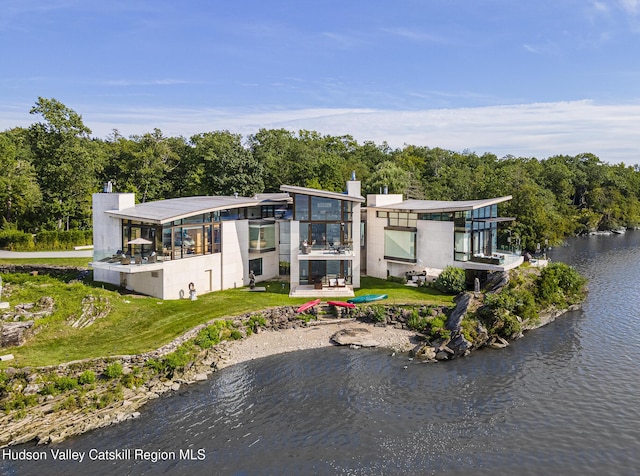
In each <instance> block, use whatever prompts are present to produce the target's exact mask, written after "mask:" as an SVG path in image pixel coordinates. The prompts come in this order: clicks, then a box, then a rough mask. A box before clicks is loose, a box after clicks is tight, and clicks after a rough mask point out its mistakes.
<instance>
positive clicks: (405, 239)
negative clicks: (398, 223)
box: [384, 228, 416, 263]
mask: <svg viewBox="0 0 640 476" xmlns="http://www.w3.org/2000/svg"><path fill="white" fill-rule="evenodd" d="M384 259H390V260H396V261H406V262H408V263H415V262H416V231H415V230H393V229H389V228H387V229H385V230H384Z"/></svg>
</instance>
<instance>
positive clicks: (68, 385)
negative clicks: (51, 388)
mask: <svg viewBox="0 0 640 476" xmlns="http://www.w3.org/2000/svg"><path fill="white" fill-rule="evenodd" d="M54 385H55V388H56V390H58V391H60V392H66V391H68V390H73V389H74V388H76V387H77V386H78V380H77V379H75V378H73V377H58V378H57V379H56V380H55V382H54Z"/></svg>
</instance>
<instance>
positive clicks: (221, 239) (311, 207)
mask: <svg viewBox="0 0 640 476" xmlns="http://www.w3.org/2000/svg"><path fill="white" fill-rule="evenodd" d="M280 189H281V192H282V193H271V194H258V195H256V196H254V197H237V196H232V197H229V196H224V197H211V196H201V197H185V198H174V199H169V200H159V201H155V202H147V203H141V204H136V203H135V196H134V194H131V193H111V191H110V187H109V188H106V189H105V190H107V191H106V192H105V193H96V194H94V195H93V234H94V236H93V239H94V257H93V261H92V263H91V265H92V267H93V269H94V279H95V280H96V281H99V282H105V283H111V284H114V285H116V286H122V287H125V288H127V289H129V290H132V291H135V292H139V293H142V294H147V295H150V296H155V297H157V298H160V299H181V298H187V297H190V296H191V295H193V294H195V293H197V294H204V293H208V292H212V291H218V290H223V289H229V288H234V287H243V286H247V285H249V279H250V274H251V273H252V274H253V275H254V276H255V281H256V282H257V283H259V282H261V281H266V280H272V279H275V278H278V277H281V278H285V279H288V280H289V282H290V294H291V295H292V296H331V297H333V296H344V297H348V296H353V295H354V292H353V290H354V288H358V287H360V277H361V275H365V274H366V275H369V276H373V277H379V278H386V277H387V276H389V275H391V276H404V275H425V276H428V275H434V274H437V273H438V272H439V271H440V270H441V269H444V267H446V266H447V265H452V266H458V267H461V268H463V269H466V270H478V271H498V270H504V269H510V268H512V267H515V266H518V265H519V264H521V263H522V257H520V256H517V255H510V254H508V253H504V252H498V249H497V246H496V240H497V227H498V224H499V223H500V222H502V221H505V220H510V219H508V218H500V217H498V215H497V205H498V204H499V203H502V202H504V201H507V200H509V199H510V198H511V197H500V198H493V199H486V200H472V201H462V202H455V201H450V202H442V201H431V200H403V198H402V196H401V195H389V194H380V195H369V196H368V197H367V198H366V200H365V198H364V197H362V196H361V187H360V182H359V181H357V180H355V178H353V179H352V180H350V181H348V182H347V184H346V191H345V192H344V193H338V192H329V191H324V190H316V189H311V188H305V187H296V186H290V185H282V186H281V187H280ZM365 201H366V206H364V205H365Z"/></svg>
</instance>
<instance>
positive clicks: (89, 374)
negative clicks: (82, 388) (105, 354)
mask: <svg viewBox="0 0 640 476" xmlns="http://www.w3.org/2000/svg"><path fill="white" fill-rule="evenodd" d="M95 381H96V374H95V372H93V370H85V371H84V372H82V373H81V374H80V376H79V377H78V383H79V384H80V385H87V384H91V383H93V382H95Z"/></svg>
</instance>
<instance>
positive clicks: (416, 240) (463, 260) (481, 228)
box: [365, 194, 524, 278]
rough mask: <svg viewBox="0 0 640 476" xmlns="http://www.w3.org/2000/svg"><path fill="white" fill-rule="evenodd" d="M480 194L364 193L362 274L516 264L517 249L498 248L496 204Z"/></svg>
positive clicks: (503, 267)
mask: <svg viewBox="0 0 640 476" xmlns="http://www.w3.org/2000/svg"><path fill="white" fill-rule="evenodd" d="M510 199H511V196H506V197H499V198H489V199H484V200H466V201H440V200H403V199H402V195H393V194H389V195H388V194H380V195H368V196H367V207H366V219H365V222H366V234H365V236H366V258H365V261H366V266H365V269H366V274H367V275H369V276H373V277H378V278H386V277H387V276H403V275H406V274H421V275H425V276H427V277H434V276H437V275H438V274H439V273H440V272H441V271H442V270H443V269H444V268H445V267H446V266H455V267H458V268H462V269H465V270H468V271H481V272H482V271H505V270H508V269H512V268H515V267H517V266H520V265H521V264H522V262H523V260H524V259H523V257H522V256H521V255H520V253H519V252H518V253H513V252H509V251H504V250H500V249H499V248H498V240H497V239H498V225H499V224H500V223H503V222H507V221H512V220H513V218H505V217H499V216H498V204H500V203H503V202H506V201H508V200H510Z"/></svg>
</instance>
